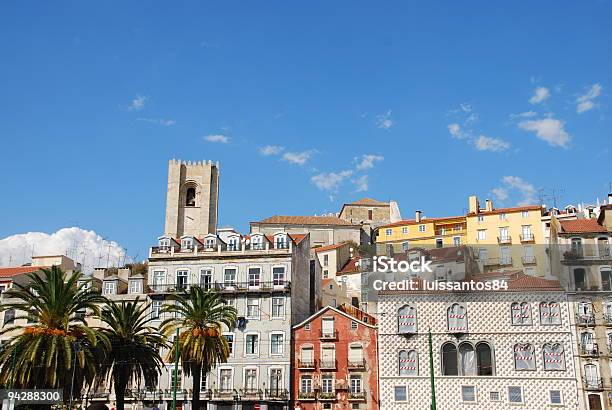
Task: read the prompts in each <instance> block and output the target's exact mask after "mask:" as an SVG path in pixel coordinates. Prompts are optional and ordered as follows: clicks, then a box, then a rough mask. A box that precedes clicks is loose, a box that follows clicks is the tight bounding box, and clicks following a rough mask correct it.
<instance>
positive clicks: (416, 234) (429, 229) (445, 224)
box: [376, 217, 466, 247]
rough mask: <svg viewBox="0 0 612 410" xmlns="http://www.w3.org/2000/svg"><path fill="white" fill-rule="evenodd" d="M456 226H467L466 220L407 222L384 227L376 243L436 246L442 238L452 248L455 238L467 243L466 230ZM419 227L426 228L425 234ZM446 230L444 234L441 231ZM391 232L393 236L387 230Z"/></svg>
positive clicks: (380, 229) (379, 231) (381, 228)
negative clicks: (456, 228)
mask: <svg viewBox="0 0 612 410" xmlns="http://www.w3.org/2000/svg"><path fill="white" fill-rule="evenodd" d="M456 225H462V226H465V218H463V217H461V218H457V219H448V220H446V219H445V220H444V221H436V220H432V219H425V220H423V221H421V222H420V223H417V222H414V221H406V223H405V224H402V225H401V226H389V227H385V226H382V227H380V228H379V229H378V236H377V238H376V243H381V244H382V243H394V244H395V243H399V244H401V243H403V242H408V243H409V245H410V246H411V247H413V246H418V245H435V244H436V239H438V238H442V243H443V244H444V245H449V246H452V245H453V243H454V239H453V238H454V237H456V236H460V237H461V243H462V244H464V243H465V234H466V230H465V228H464V227H462V228H461V229H459V230H455V229H454V228H455V227H456ZM419 226H424V227H425V230H424V231H423V232H421V231H419ZM404 228H407V232H406V233H404ZM442 228H444V229H445V231H444V234H443V233H442V231H441V229H442ZM388 229H390V230H391V234H390V235H388V234H387V230H388Z"/></svg>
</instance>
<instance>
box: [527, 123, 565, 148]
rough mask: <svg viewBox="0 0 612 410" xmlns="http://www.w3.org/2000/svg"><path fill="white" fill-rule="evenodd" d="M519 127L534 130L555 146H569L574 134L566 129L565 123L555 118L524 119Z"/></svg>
mask: <svg viewBox="0 0 612 410" xmlns="http://www.w3.org/2000/svg"><path fill="white" fill-rule="evenodd" d="M519 127H520V128H522V129H524V130H526V131H532V132H534V133H535V134H536V136H537V137H538V138H539V139H541V140H543V141H546V142H547V143H548V144H549V145H551V146H553V147H563V148H567V145H568V144H569V142H570V141H571V139H572V136H571V135H570V134H568V133H567V131H565V123H564V122H562V121H560V120H557V119H555V118H543V119H540V120H530V121H522V122H520V123H519Z"/></svg>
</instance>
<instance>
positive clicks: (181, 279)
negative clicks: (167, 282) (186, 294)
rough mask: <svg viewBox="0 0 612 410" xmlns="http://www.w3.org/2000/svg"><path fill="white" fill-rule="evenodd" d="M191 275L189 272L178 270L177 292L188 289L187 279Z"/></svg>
mask: <svg viewBox="0 0 612 410" xmlns="http://www.w3.org/2000/svg"><path fill="white" fill-rule="evenodd" d="M188 275H189V271H188V270H184V269H181V270H177V271H176V288H177V290H186V289H187V277H188Z"/></svg>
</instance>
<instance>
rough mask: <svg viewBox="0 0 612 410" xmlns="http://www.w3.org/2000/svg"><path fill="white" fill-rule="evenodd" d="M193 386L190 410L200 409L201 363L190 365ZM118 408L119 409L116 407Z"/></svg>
mask: <svg viewBox="0 0 612 410" xmlns="http://www.w3.org/2000/svg"><path fill="white" fill-rule="evenodd" d="M192 374H193V387H192V389H191V391H192V396H191V406H192V407H193V409H192V410H200V387H201V385H202V365H199V364H196V365H194V366H193V367H192ZM117 410H119V409H117Z"/></svg>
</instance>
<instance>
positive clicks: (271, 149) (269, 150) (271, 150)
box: [259, 145, 285, 156]
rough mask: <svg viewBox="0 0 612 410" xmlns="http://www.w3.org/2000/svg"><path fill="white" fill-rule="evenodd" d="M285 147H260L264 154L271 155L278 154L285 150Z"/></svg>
mask: <svg viewBox="0 0 612 410" xmlns="http://www.w3.org/2000/svg"><path fill="white" fill-rule="evenodd" d="M284 149H285V148H284V147H281V146H278V145H266V146H265V147H259V152H260V153H261V154H262V155H265V156H270V155H278V154H280V153H281V152H283V150H284Z"/></svg>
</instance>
